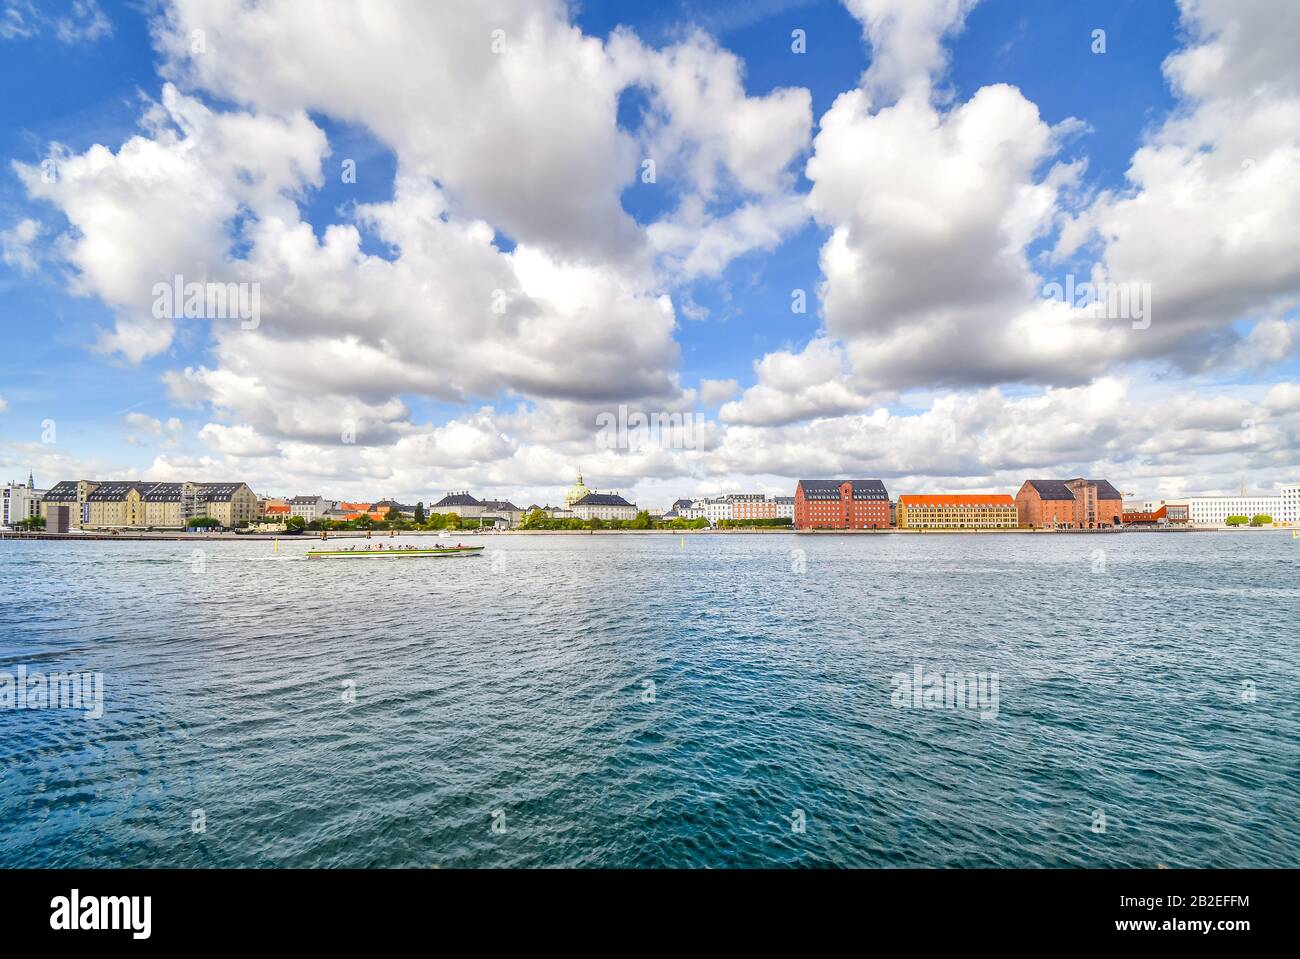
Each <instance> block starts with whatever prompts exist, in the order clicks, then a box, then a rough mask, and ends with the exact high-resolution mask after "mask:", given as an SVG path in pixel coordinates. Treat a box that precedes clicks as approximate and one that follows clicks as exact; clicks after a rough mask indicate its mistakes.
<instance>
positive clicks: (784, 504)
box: [772, 496, 794, 520]
mask: <svg viewBox="0 0 1300 959" xmlns="http://www.w3.org/2000/svg"><path fill="white" fill-rule="evenodd" d="M772 502H774V503H776V517H777V519H790V520H792V519H794V497H793V496H773V497H772Z"/></svg>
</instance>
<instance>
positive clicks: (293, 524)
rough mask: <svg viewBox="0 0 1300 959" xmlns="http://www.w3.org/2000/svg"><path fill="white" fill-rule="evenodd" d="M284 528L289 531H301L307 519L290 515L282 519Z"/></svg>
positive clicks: (304, 527)
mask: <svg viewBox="0 0 1300 959" xmlns="http://www.w3.org/2000/svg"><path fill="white" fill-rule="evenodd" d="M284 528H285V529H286V530H287V531H289V532H291V533H301V532H302V531H303V530H304V529H306V528H307V521H306V520H305V519H303V518H302V517H301V516H290V517H289V518H288V519H287V520H285V521H284Z"/></svg>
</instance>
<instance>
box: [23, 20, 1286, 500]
mask: <svg viewBox="0 0 1300 959" xmlns="http://www.w3.org/2000/svg"><path fill="white" fill-rule="evenodd" d="M1296 36H1300V4H1296V3H1294V0H1179V2H1175V0H1167V2H1166V0H1099V2H1096V3H1089V4H1065V3H1051V4H1044V3H1035V2H1030V0H1023V2H1013V0H846V2H844V3H836V2H830V0H816V2H812V0H747V2H736V3H726V2H722V3H716V2H710V3H705V2H694V0H667V2H663V3H655V4H645V3H628V2H596V0H589V2H586V3H581V4H578V3H568V4H566V3H563V2H558V0H503V2H498V3H493V4H482V3H478V2H470V0H466V2H443V3H437V4H430V3H427V2H423V0H391V2H386V3H382V4H375V3H371V2H366V0H335V2H332V3H329V4H314V3H308V2H305V0H298V2H291V0H260V2H256V3H247V2H246V0H130V2H110V0H39V2H38V0H0V90H3V91H4V93H2V94H0V332H3V335H4V340H3V342H4V344H5V349H4V350H3V352H2V353H0V481H7V480H10V479H25V478H26V477H27V475H28V473H29V471H30V472H32V473H34V474H35V477H36V480H37V484H38V485H39V486H44V487H48V486H50V485H53V484H54V483H55V482H57V481H59V480H63V479H76V478H90V479H101V480H103V479H112V478H122V479H142V480H151V479H152V480H160V481H161V480H168V481H172V480H181V479H192V480H200V481H218V480H226V481H238V480H242V481H245V482H248V483H249V484H250V485H251V486H252V487H253V488H254V489H255V490H256V491H257V492H258V493H260V494H264V495H290V496H291V495H300V494H301V495H307V494H322V495H325V496H326V497H329V498H335V499H348V500H377V499H380V498H396V499H399V500H402V501H404V502H416V501H424V502H426V503H429V502H433V501H435V500H437V499H439V498H440V497H441V496H442V495H443V494H444V493H446V492H447V491H449V490H470V491H472V492H474V493H475V494H477V495H480V496H484V497H487V496H490V497H493V498H509V499H512V500H514V501H515V502H517V503H519V505H527V504H530V503H543V504H545V503H556V502H558V501H559V500H560V498H561V497H562V495H563V491H564V490H565V489H567V488H568V487H569V486H570V485H571V484H572V482H573V479H574V475H575V473H577V472H578V471H579V470H581V471H582V473H583V477H584V479H585V481H586V483H587V485H588V486H589V487H591V488H593V489H597V490H601V491H618V492H621V493H622V494H623V495H625V496H626V497H628V498H629V499H631V500H633V501H635V502H637V503H638V504H639V505H642V506H648V507H663V506H667V505H668V504H670V503H671V502H672V501H673V500H675V499H677V498H678V497H683V496H686V497H696V496H703V495H720V494H724V493H729V492H763V493H768V494H770V495H791V494H792V493H793V489H794V485H795V483H796V481H797V480H798V479H800V478H878V479H882V480H883V481H884V482H885V484H886V486H887V487H888V488H889V490H890V492H891V494H895V495H896V494H900V493H921V492H931V493H933V492H945V491H953V492H967V491H969V492H976V491H979V492H985V491H988V492H1011V493H1014V492H1015V490H1016V489H1017V488H1018V487H1019V486H1020V484H1021V483H1022V482H1023V481H1024V480H1025V479H1026V478H1029V477H1035V478H1039V477H1058V478H1067V477H1072V476H1080V475H1086V476H1090V477H1104V478H1107V479H1109V480H1110V481H1111V482H1112V483H1114V484H1115V485H1116V487H1117V488H1119V489H1120V490H1121V491H1123V492H1124V493H1125V494H1126V496H1128V497H1131V498H1148V499H1153V498H1163V497H1179V496H1185V495H1193V494H1221V493H1229V492H1236V491H1238V490H1239V489H1240V487H1241V486H1242V485H1243V484H1244V485H1245V486H1246V487H1247V489H1248V490H1249V491H1250V492H1251V493H1267V492H1270V491H1273V490H1275V489H1276V488H1277V487H1279V486H1281V485H1283V484H1286V483H1294V482H1296V481H1297V480H1300V463H1298V460H1300V362H1298V361H1297V347H1300V327H1298V326H1297V322H1298V319H1300V312H1298V310H1297V303H1298V297H1300V58H1297V57H1295V55H1294V49H1293V43H1294V38H1295V37H1296ZM177 288H179V290H180V294H181V295H180V296H174V295H172V291H173V290H174V289H177ZM196 290H197V291H198V294H199V295H198V297H197V298H194V299H191V300H190V301H189V303H188V307H189V308H188V309H187V308H186V306H187V303H186V301H187V299H189V298H190V294H191V293H192V292H194V291H196ZM1089 290H1092V291H1093V292H1094V293H1097V294H1099V295H1096V296H1090V295H1089V293H1088V291H1089ZM217 291H220V292H221V293H227V292H229V293H230V294H231V295H230V297H229V298H228V299H226V298H222V299H218V298H216V295H215V294H216V292H217ZM1067 291H1068V292H1067ZM619 424H623V427H624V428H620V427H619ZM646 425H648V426H649V427H650V428H648V429H646V428H643V427H644V426H646Z"/></svg>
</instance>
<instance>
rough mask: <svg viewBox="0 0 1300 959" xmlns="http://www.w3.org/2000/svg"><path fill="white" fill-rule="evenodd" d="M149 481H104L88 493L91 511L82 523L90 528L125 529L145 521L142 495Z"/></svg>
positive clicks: (87, 501)
mask: <svg viewBox="0 0 1300 959" xmlns="http://www.w3.org/2000/svg"><path fill="white" fill-rule="evenodd" d="M144 487H145V484H143V483H138V482H129V481H128V482H119V481H116V480H114V481H112V482H108V483H100V484H99V485H98V486H97V487H96V488H95V491H94V492H93V493H91V494H90V495H89V496H87V497H86V505H87V507H88V508H89V515H88V516H87V519H86V522H84V523H82V526H83V527H85V528H86V529H123V528H126V527H132V526H137V527H138V526H143V525H144V502H143V500H142V499H141V497H142V495H143V492H144Z"/></svg>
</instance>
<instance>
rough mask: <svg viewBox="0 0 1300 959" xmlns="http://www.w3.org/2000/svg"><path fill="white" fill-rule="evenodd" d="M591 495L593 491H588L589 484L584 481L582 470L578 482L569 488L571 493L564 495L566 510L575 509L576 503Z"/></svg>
mask: <svg viewBox="0 0 1300 959" xmlns="http://www.w3.org/2000/svg"><path fill="white" fill-rule="evenodd" d="M590 493H591V490H589V489H587V484H585V483H584V482H583V481H582V470H578V481H577V482H576V483H574V484H573V485H572V486H571V487H569V491H568V492H567V493H565V494H564V508H565V509H573V504H574V503H576V502H578V500H580V499H582V498H583V497H584V496H587V495H589V494H590Z"/></svg>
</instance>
